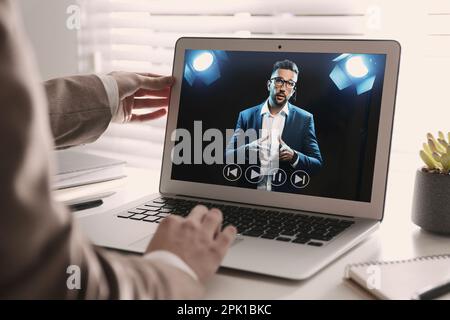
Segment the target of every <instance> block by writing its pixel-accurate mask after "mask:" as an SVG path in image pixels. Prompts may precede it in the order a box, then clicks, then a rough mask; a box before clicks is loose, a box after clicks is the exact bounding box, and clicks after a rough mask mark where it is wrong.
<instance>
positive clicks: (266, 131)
mask: <svg viewBox="0 0 450 320" xmlns="http://www.w3.org/2000/svg"><path fill="white" fill-rule="evenodd" d="M288 116H289V108H288V103H287V102H286V103H285V104H284V106H283V108H281V110H280V111H279V112H278V113H276V114H271V113H270V110H269V100H268V99H267V100H266V102H265V103H264V105H263V107H262V108H261V117H262V128H261V129H262V137H261V138H264V137H265V136H266V135H268V136H269V137H268V139H265V140H263V141H262V143H261V144H262V147H263V148H261V149H260V150H259V160H260V165H261V172H260V174H261V175H262V176H263V177H264V178H263V179H262V181H261V182H260V183H258V187H257V188H258V189H260V190H267V191H271V190H272V177H271V176H269V174H270V173H271V170H273V169H278V168H279V154H280V139H281V135H282V134H283V129H284V124H285V122H286V118H287V117H288ZM294 152H295V151H294ZM298 161H299V159H298V157H297V160H296V161H295V163H293V164H292V166H293V167H295V166H296V165H297V163H298ZM272 173H273V172H272Z"/></svg>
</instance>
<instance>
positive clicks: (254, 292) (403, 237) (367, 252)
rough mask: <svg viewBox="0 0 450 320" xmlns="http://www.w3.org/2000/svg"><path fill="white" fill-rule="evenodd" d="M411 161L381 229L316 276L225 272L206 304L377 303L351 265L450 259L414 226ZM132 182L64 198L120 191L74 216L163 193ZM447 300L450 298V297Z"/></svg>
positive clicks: (390, 195) (405, 161) (448, 240)
mask: <svg viewBox="0 0 450 320" xmlns="http://www.w3.org/2000/svg"><path fill="white" fill-rule="evenodd" d="M415 165H416V163H415V162H414V161H412V162H411V161H410V155H402V154H397V155H396V154H393V155H392V157H391V164H390V171H389V178H388V190H387V197H386V207H385V215H384V220H383V222H382V223H381V226H380V229H379V230H378V231H376V232H375V233H374V234H373V235H371V236H370V237H369V238H368V239H366V240H365V241H363V242H362V243H360V244H359V245H358V246H356V247H355V248H353V249H352V250H350V251H349V252H347V253H346V254H344V255H343V256H341V257H340V258H339V259H338V260H336V261H335V262H334V263H332V264H330V265H329V266H327V267H326V268H324V269H323V270H321V271H319V272H318V273H317V274H316V275H315V276H313V277H312V278H310V279H308V280H304V281H290V280H283V279H277V278H273V277H269V276H261V275H256V274H251V273H247V272H242V271H236V270H230V269H220V270H219V272H218V274H217V275H215V276H214V277H213V279H212V280H211V281H210V282H209V283H208V285H207V292H206V296H205V298H206V299H268V300H273V299H371V298H372V297H371V296H370V295H369V294H367V293H366V292H364V291H362V290H360V289H358V288H355V287H353V286H350V285H348V284H347V283H346V282H345V281H343V276H344V269H345V266H346V265H347V264H349V263H356V262H365V261H373V260H398V259H407V258H413V257H417V256H422V255H432V254H443V253H450V237H444V236H438V235H434V234H431V233H428V232H424V231H422V230H421V229H420V228H419V227H417V226H415V225H414V224H413V223H412V222H411V204H412V194H413V187H414V177H415V170H416V169H415ZM126 173H127V175H128V177H127V178H125V179H122V180H119V181H111V182H105V183H101V184H97V185H91V186H85V187H78V188H73V189H71V190H64V191H58V192H56V193H57V196H58V197H59V198H61V199H62V198H70V197H74V196H79V195H82V194H84V193H92V192H95V191H103V190H111V189H113V190H116V191H117V192H116V194H114V195H113V196H111V197H109V198H106V199H105V203H104V204H103V205H102V206H101V207H98V208H93V209H89V210H84V211H81V212H77V213H74V214H76V215H81V214H82V215H88V214H94V213H96V212H99V211H105V210H109V209H112V208H115V207H118V206H119V205H122V204H124V203H126V202H129V201H133V200H136V199H138V198H140V197H143V196H145V195H148V194H152V193H156V192H158V184H159V174H160V173H159V172H155V171H150V170H145V169H136V168H126ZM446 298H450V295H447V296H446Z"/></svg>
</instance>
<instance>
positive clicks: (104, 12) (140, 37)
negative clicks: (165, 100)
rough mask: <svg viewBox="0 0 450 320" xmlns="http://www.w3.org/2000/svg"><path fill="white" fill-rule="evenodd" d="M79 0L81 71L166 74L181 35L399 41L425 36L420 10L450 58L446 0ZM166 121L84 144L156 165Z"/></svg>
mask: <svg viewBox="0 0 450 320" xmlns="http://www.w3.org/2000/svg"><path fill="white" fill-rule="evenodd" d="M79 3H80V5H81V8H82V12H83V25H82V28H81V30H80V33H79V56H80V71H81V72H102V73H105V72H109V71H112V70H126V71H141V72H154V73H160V74H163V75H166V74H171V72H172V60H173V53H174V45H175V42H176V40H177V39H178V38H179V37H182V36H215V37H217V36H222V37H230V36H231V37H293V38H396V39H399V40H402V38H405V39H409V38H408V37H410V32H415V36H420V37H421V36H422V34H423V37H424V38H425V35H426V32H424V29H423V27H422V26H421V25H418V24H417V23H416V24H415V23H414V21H415V19H417V18H418V17H419V16H420V17H422V16H424V17H428V20H429V21H428V22H427V23H428V25H429V27H428V28H429V30H428V34H427V35H426V37H428V38H427V41H429V42H430V43H434V45H436V46H438V47H439V46H440V47H442V50H443V51H442V52H446V55H447V56H450V54H449V52H450V45H449V44H448V42H449V41H448V40H450V36H449V35H450V28H449V25H448V23H447V22H448V19H449V18H450V9H449V2H448V1H440V0H432V1H431V2H430V1H429V2H428V5H427V6H428V10H422V8H416V7H415V9H414V10H413V9H412V8H410V7H404V5H409V4H408V2H402V4H398V2H397V1H388V0H383V1H369V0H363V1H354V0H339V1H336V0H335V1H330V0H302V1H299V0H278V1H265V0H245V1H242V0H214V1H213V0H208V1H205V0H192V1H186V0H165V1H161V0H155V1H151V0H148V1H143V0H79ZM411 6H412V5H411ZM422 21H425V18H424V19H422ZM387 30H389V32H387ZM411 30H413V31H411ZM418 30H419V31H418ZM412 42H413V41H412ZM441 42H445V45H442V44H441ZM402 44H403V43H402ZM417 47H419V46H417ZM423 47H424V46H423V45H421V46H420V48H423ZM403 49H405V48H403ZM403 55H404V51H403ZM165 121H166V119H165V118H164V119H160V120H158V121H153V122H150V123H148V124H129V125H114V124H113V125H111V126H110V127H109V128H108V130H107V132H106V133H105V134H104V136H103V137H102V138H100V139H99V140H98V141H97V142H95V143H93V144H91V145H89V146H85V148H86V149H88V150H89V151H91V152H94V153H98V154H103V155H107V156H112V157H115V158H121V159H124V160H126V161H128V163H129V164H131V165H134V166H141V167H147V168H153V169H159V167H160V164H161V155H162V144H163V139H164V128H165Z"/></svg>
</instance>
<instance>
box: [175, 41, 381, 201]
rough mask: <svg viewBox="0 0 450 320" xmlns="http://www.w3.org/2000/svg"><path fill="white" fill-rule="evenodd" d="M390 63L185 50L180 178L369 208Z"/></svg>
mask: <svg viewBox="0 0 450 320" xmlns="http://www.w3.org/2000/svg"><path fill="white" fill-rule="evenodd" d="M385 62H386V55H385V54H371V53H367V54H361V53H357V54H352V53H342V52H337V53H310V52H308V53H302V52H293V53H286V52H255V51H251V52H250V51H248V52H247V51H221V50H186V51H185V60H184V71H183V78H182V84H181V95H180V105H179V112H178V120H177V129H176V130H175V132H172V135H171V138H172V140H173V141H174V147H173V149H172V152H171V157H172V176H171V178H172V179H173V180H181V181H189V182H199V183H205V184H214V185H225V186H232V187H236V188H250V189H257V190H259V191H260V192H261V193H264V192H285V193H293V194H304V195H311V196H319V197H327V198H333V199H343V200H353V201H361V202H370V201H371V193H372V182H373V178H374V177H373V172H374V163H375V151H376V146H377V133H378V126H379V118H380V107H381V96H382V88H383V78H384V72H385Z"/></svg>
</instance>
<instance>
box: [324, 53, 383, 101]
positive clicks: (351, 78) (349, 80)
mask: <svg viewBox="0 0 450 320" xmlns="http://www.w3.org/2000/svg"><path fill="white" fill-rule="evenodd" d="M333 62H336V65H335V67H334V68H333V70H332V71H331V73H330V78H331V79H332V80H333V82H334V84H335V85H336V87H338V89H339V90H343V89H346V88H348V87H350V86H352V85H354V86H355V88H356V94H357V95H360V94H362V93H364V92H367V91H370V90H371V89H372V87H373V84H374V82H375V77H376V76H375V69H376V68H375V66H374V63H373V59H370V57H369V55H366V54H350V53H343V54H341V55H339V56H338V57H336V58H335V59H333ZM368 64H369V65H370V66H369V65H368ZM375 64H376V63H375Z"/></svg>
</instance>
